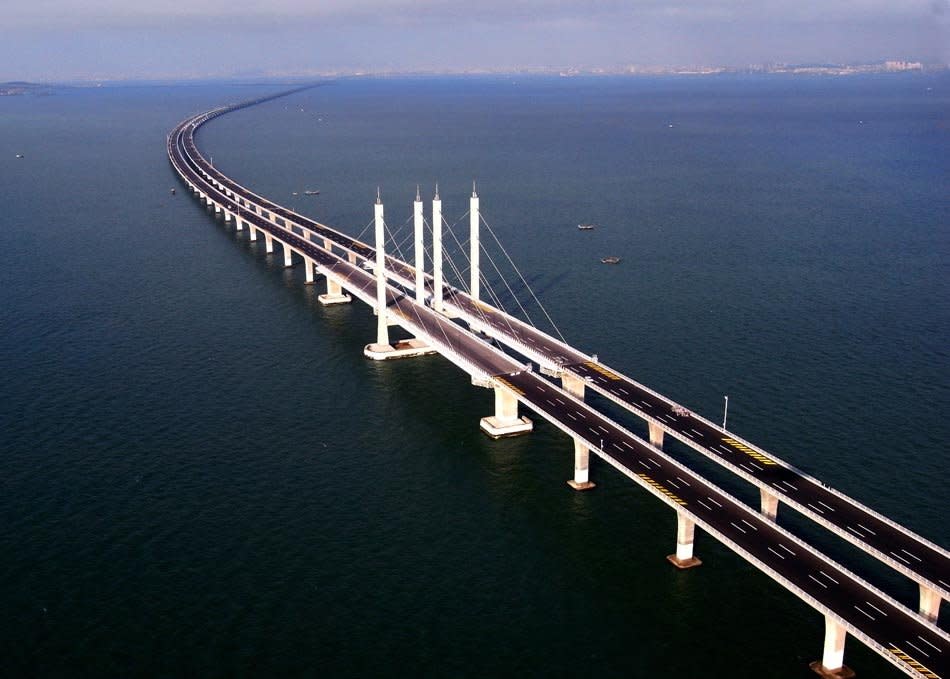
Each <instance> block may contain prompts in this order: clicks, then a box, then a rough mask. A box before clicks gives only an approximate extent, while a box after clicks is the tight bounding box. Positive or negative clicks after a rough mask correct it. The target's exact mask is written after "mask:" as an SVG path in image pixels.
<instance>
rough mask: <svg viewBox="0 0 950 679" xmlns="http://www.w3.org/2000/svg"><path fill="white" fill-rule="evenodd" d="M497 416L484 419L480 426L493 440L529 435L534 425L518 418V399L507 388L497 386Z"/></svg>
mask: <svg viewBox="0 0 950 679" xmlns="http://www.w3.org/2000/svg"><path fill="white" fill-rule="evenodd" d="M494 389H495V414H494V415H489V416H488V417H483V418H482V419H481V422H479V426H481V428H482V431H483V432H485V433H486V434H488V435H489V436H491V437H492V438H493V439H500V438H506V437H508V436H518V435H519V434H527V433H528V432H529V431H531V430H532V429H533V428H534V424H533V423H532V422H531V420H529V419H528V418H527V417H524V416H521V417H518V399H517V398H516V397H515V395H514V394H513V393H512V392H510V391H508V389H506V388H505V387H500V386H495V387H494Z"/></svg>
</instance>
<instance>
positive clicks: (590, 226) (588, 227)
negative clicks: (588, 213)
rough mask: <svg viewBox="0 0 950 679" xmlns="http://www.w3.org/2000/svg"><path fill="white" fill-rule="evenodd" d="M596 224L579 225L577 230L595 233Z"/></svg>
mask: <svg viewBox="0 0 950 679" xmlns="http://www.w3.org/2000/svg"><path fill="white" fill-rule="evenodd" d="M595 226H597V225H596V224H578V225H577V228H578V229H580V230H581V231H593V230H594V227H595Z"/></svg>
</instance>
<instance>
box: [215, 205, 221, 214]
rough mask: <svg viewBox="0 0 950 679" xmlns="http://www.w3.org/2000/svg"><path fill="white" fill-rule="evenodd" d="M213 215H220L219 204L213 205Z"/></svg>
mask: <svg viewBox="0 0 950 679" xmlns="http://www.w3.org/2000/svg"><path fill="white" fill-rule="evenodd" d="M214 213H215V214H216V215H219V214H221V204H220V203H215V204H214Z"/></svg>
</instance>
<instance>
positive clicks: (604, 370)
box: [584, 361, 621, 381]
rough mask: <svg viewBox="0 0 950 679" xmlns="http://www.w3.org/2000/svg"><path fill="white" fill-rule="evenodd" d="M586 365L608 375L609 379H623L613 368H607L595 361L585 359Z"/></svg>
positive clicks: (605, 375)
mask: <svg viewBox="0 0 950 679" xmlns="http://www.w3.org/2000/svg"><path fill="white" fill-rule="evenodd" d="M584 365H586V366H587V367H588V368H590V369H591V370H596V371H597V372H599V373H600V374H601V375H603V376H604V377H606V378H607V379H608V380H614V381H618V380H620V379H621V377H620V375H618V374H617V373H615V372H613V371H612V370H607V368H605V367H604V366H602V365H598V364H596V363H594V362H593V361H585V362H584Z"/></svg>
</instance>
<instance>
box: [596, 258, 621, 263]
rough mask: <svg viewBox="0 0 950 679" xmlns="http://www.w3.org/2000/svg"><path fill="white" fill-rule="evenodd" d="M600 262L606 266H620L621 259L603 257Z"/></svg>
mask: <svg viewBox="0 0 950 679" xmlns="http://www.w3.org/2000/svg"><path fill="white" fill-rule="evenodd" d="M600 261H601V262H603V263H604V264H620V258H619V257H601V259H600Z"/></svg>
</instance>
